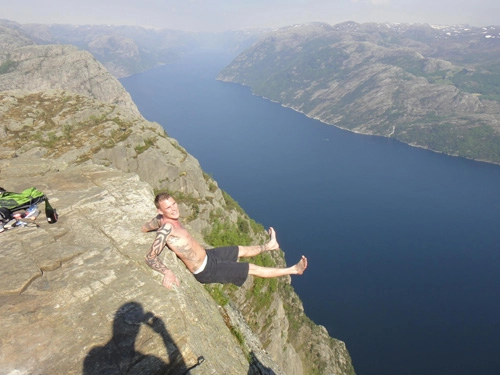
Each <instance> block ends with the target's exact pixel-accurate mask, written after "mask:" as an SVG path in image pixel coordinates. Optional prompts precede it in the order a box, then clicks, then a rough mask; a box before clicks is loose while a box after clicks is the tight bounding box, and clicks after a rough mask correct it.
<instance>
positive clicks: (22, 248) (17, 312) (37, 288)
mask: <svg viewBox="0 0 500 375" xmlns="http://www.w3.org/2000/svg"><path fill="white" fill-rule="evenodd" d="M0 168H1V174H0V176H1V181H2V184H3V185H4V187H8V188H9V189H10V190H13V191H17V190H22V189H23V188H24V187H26V186H31V185H36V186H37V188H39V189H41V190H43V191H44V192H46V194H47V195H48V196H49V197H50V200H51V203H52V206H54V207H55V208H56V209H58V212H59V215H60V219H59V221H58V222H57V223H56V224H53V225H49V224H48V223H47V222H45V217H44V214H43V213H42V214H41V215H40V216H39V218H38V219H37V220H36V222H37V223H38V224H39V227H37V228H36V227H16V228H14V229H10V230H7V231H5V232H3V233H1V234H0V236H1V244H2V245H1V247H2V250H1V253H0V258H1V261H0V274H1V276H0V316H1V317H2V326H1V332H0V340H1V344H0V346H1V348H2V350H1V351H0V374H12V375H13V374H80V373H83V374H100V373H104V372H101V371H103V370H102V369H103V368H108V367H109V368H110V369H112V371H111V372H110V373H118V372H117V369H116V368H115V367H113V366H115V365H117V364H116V363H115V362H116V361H118V362H119V366H120V368H121V370H122V371H124V369H125V368H127V369H130V371H131V373H142V374H145V373H156V372H154V371H156V370H154V371H153V368H156V367H155V366H159V367H158V368H160V369H162V370H161V371H162V372H161V373H163V374H181V373H184V372H185V371H186V368H187V367H190V366H193V365H194V364H196V362H197V359H198V357H199V356H203V357H204V358H205V362H203V364H202V365H200V366H199V367H197V368H196V369H193V370H192V371H191V372H190V373H192V374H246V373H247V371H248V369H249V364H248V362H247V360H246V358H245V356H244V354H243V352H242V350H241V348H240V346H239V344H238V342H237V341H236V339H235V338H234V337H233V336H232V335H231V334H230V332H229V330H228V329H227V326H226V324H225V322H224V320H223V319H222V315H221V314H220V313H219V308H218V307H217V305H216V303H215V302H214V301H213V300H212V299H211V297H209V295H208V294H207V293H206V291H205V290H204V288H203V287H202V285H201V284H199V283H197V282H196V281H195V280H194V278H193V277H192V275H191V274H190V273H189V272H187V271H186V269H185V267H184V266H183V265H182V264H181V263H180V262H179V261H178V260H177V259H176V258H175V257H174V256H173V253H171V252H165V254H164V256H165V259H164V261H165V262H166V263H168V265H169V267H171V268H172V269H173V270H174V272H175V273H176V274H177V275H178V277H180V279H181V286H180V287H178V288H176V289H174V290H172V291H168V290H167V289H164V288H163V287H162V286H161V282H160V280H159V275H155V274H154V273H153V271H151V270H150V269H149V268H148V267H147V266H146V265H145V264H144V261H143V258H144V255H145V253H146V252H147V251H148V248H149V246H150V244H151V242H152V239H153V237H152V236H154V235H152V234H143V233H141V232H140V230H139V228H140V226H141V225H142V223H143V222H145V221H146V220H148V219H150V217H151V212H154V207H152V203H151V202H152V198H153V193H152V190H151V187H150V186H149V185H148V184H147V183H145V182H142V181H140V179H139V178H138V176H137V175H136V174H125V173H123V172H120V171H117V170H115V169H112V168H107V167H103V166H96V165H82V166H80V167H76V168H75V167H73V168H66V166H65V165H64V164H58V163H51V162H47V161H42V162H37V161H36V160H33V159H32V158H26V157H20V158H16V159H10V160H3V161H2V162H1V163H0ZM26 170H30V171H31V173H29V174H27V173H26ZM146 314H151V317H152V316H153V315H154V317H156V320H152V318H151V317H149V316H147V315H146ZM148 318H149V320H148ZM222 348H223V349H222ZM91 352H92V353H93V355H94V356H93V357H92V358H91V359H89V357H88V356H89V353H91ZM139 353H142V355H140V354H139ZM152 357H155V359H153V358H152ZM84 364H86V366H87V367H86V368H84ZM98 364H99V366H101V367H99V369H100V370H98V369H97V367H95V366H97V365H98ZM268 365H269V363H268ZM144 366H146V367H147V368H150V367H152V368H151V372H149V370H148V371H146V372H145V370H144ZM148 366H150V367H148ZM278 371H279V370H278ZM120 373H122V372H120Z"/></svg>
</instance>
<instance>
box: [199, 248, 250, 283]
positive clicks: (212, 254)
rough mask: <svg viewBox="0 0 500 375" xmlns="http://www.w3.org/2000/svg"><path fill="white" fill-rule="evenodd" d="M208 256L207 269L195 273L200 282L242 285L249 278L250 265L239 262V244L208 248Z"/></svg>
mask: <svg viewBox="0 0 500 375" xmlns="http://www.w3.org/2000/svg"><path fill="white" fill-rule="evenodd" d="M207 257H208V259H207V265H206V266H205V269H204V270H203V271H201V272H200V273H198V274H196V275H194V277H195V278H196V280H198V281H199V282H200V283H203V284H210V283H221V284H227V283H232V284H234V285H236V286H242V285H243V283H244V282H245V280H246V279H247V277H248V268H249V265H248V263H245V262H242V263H240V262H238V246H229V247H217V248H215V249H208V250H207Z"/></svg>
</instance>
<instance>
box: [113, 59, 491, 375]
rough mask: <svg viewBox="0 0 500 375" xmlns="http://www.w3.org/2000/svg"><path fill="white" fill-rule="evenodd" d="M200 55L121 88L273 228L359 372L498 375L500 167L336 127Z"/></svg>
mask: <svg viewBox="0 0 500 375" xmlns="http://www.w3.org/2000/svg"><path fill="white" fill-rule="evenodd" d="M229 62H230V57H229V56H224V55H220V54H218V55H216V54H209V53H206V54H200V55H193V56H190V57H187V58H186V59H185V60H183V61H182V62H180V63H177V64H173V65H168V66H163V67H160V68H157V69H154V70H151V71H148V72H145V73H142V74H137V75H134V76H132V77H128V78H125V79H123V80H122V83H123V84H124V86H125V87H126V89H127V90H128V91H129V92H130V94H131V95H132V97H133V99H134V101H135V102H136V104H137V105H138V107H139V109H140V111H141V112H142V114H143V115H144V116H145V117H146V118H147V119H148V120H151V121H156V122H158V123H160V124H161V125H162V126H163V127H164V128H165V130H166V131H167V133H168V134H169V135H170V136H172V137H174V138H176V139H178V140H179V142H180V143H181V145H182V146H184V147H185V148H186V149H187V151H188V152H189V153H191V154H192V155H194V156H195V157H196V158H197V159H198V160H199V161H200V164H201V166H202V168H203V169H204V171H205V172H207V173H209V174H211V175H213V177H214V178H215V179H216V180H217V182H218V183H219V186H220V187H221V188H222V189H224V190H225V191H227V192H228V193H229V194H230V195H231V196H232V197H233V198H234V199H235V200H237V201H238V202H239V203H240V205H241V206H242V207H243V209H244V210H245V211H246V212H247V213H248V214H249V215H250V216H251V217H252V218H253V219H255V220H256V221H258V222H260V223H262V224H263V225H264V226H266V227H269V226H273V227H274V228H275V229H276V231H277V234H278V240H279V242H280V245H281V248H282V249H283V250H284V251H285V253H286V260H287V263H288V264H293V263H295V262H296V261H297V260H298V259H299V257H300V255H302V254H304V255H306V256H307V257H308V259H309V268H308V269H307V271H306V272H305V274H304V275H303V276H301V277H293V278H292V285H293V286H294V288H295V290H296V291H297V293H298V294H299V296H300V298H301V299H302V301H303V302H304V308H305V312H306V313H307V315H308V316H309V317H310V318H311V319H312V320H313V321H314V322H316V323H317V324H321V325H324V326H325V327H326V328H327V329H328V332H329V333H330V335H331V336H333V337H336V338H339V339H341V340H343V341H345V343H346V345H347V348H348V350H349V352H350V354H351V356H352V360H353V364H354V367H355V370H356V372H357V374H358V375H380V374H384V375H417V374H419V375H420V374H426V375H428V374H440V375H452V374H453V375H457V374H464V375H465V374H467V375H470V374H491V375H493V374H495V375H496V374H499V373H500V355H499V353H500V340H499V337H500V298H499V291H500V272H499V271H500V167H499V166H496V165H491V164H487V163H480V162H474V161H470V160H464V159H460V158H454V157H450V156H446V155H441V154H437V153H433V152H430V151H426V150H422V149H418V148H412V147H409V146H407V145H404V144H401V143H398V142H396V141H393V140H389V139H385V138H380V137H371V136H363V135H358V134H353V133H350V132H346V131H342V130H339V129H337V128H335V127H333V126H329V125H325V124H322V123H320V122H319V121H316V120H312V119H309V118H307V117H305V116H304V115H302V114H300V113H297V112H294V111H293V110H291V109H287V108H283V107H282V106H280V105H279V104H277V103H272V102H270V101H267V100H265V99H263V98H259V97H257V96H253V95H252V94H251V92H250V90H249V89H248V88H245V87H243V86H240V85H236V84H231V83H223V82H219V81H216V80H215V77H216V75H217V73H218V72H219V71H220V70H221V69H222V68H223V67H224V66H225V64H227V63H229Z"/></svg>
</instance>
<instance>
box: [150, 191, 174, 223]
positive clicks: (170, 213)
mask: <svg viewBox="0 0 500 375" xmlns="http://www.w3.org/2000/svg"><path fill="white" fill-rule="evenodd" d="M155 206H156V209H157V210H158V213H159V214H161V215H163V216H164V217H165V218H167V219H173V220H177V219H178V218H179V208H178V207H177V202H176V201H175V199H174V198H173V197H172V196H171V195H170V194H168V193H160V194H158V195H157V196H156V197H155Z"/></svg>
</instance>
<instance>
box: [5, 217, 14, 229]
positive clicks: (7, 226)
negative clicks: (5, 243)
mask: <svg viewBox="0 0 500 375" xmlns="http://www.w3.org/2000/svg"><path fill="white" fill-rule="evenodd" d="M16 223H17V220H16V219H12V220H10V221H9V222H8V223H7V224H4V225H3V227H4V229H12V228H14V227H15V226H16Z"/></svg>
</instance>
